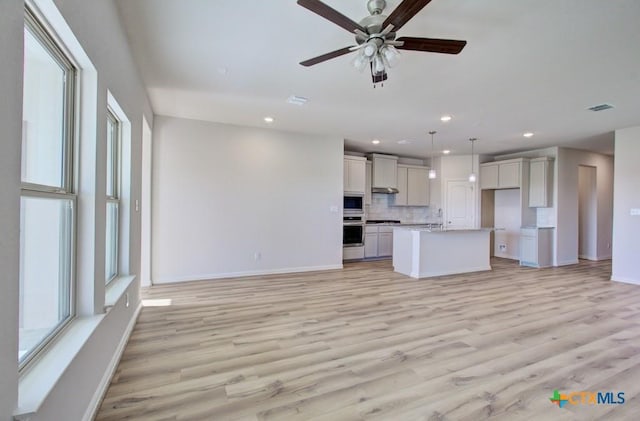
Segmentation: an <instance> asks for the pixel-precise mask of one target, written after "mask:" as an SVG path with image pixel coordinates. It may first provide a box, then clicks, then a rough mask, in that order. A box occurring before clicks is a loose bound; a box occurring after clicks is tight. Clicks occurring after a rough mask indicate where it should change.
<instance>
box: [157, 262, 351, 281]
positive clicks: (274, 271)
mask: <svg viewBox="0 0 640 421" xmlns="http://www.w3.org/2000/svg"><path fill="white" fill-rule="evenodd" d="M336 269H342V264H339V265H326V266H303V267H296V268H282V269H270V270H249V271H242V272H226V273H212V274H208V275H193V276H178V277H166V278H158V279H154V281H153V284H154V285H159V284H171V283H174V282H189V281H206V280H209V279H223V278H242V277H245V276H264V275H280V274H285V273H297V272H316V271H321V270H336Z"/></svg>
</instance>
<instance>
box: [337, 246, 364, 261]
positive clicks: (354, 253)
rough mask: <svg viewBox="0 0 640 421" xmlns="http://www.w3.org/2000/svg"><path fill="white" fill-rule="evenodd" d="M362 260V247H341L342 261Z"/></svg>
mask: <svg viewBox="0 0 640 421" xmlns="http://www.w3.org/2000/svg"><path fill="white" fill-rule="evenodd" d="M363 258H364V247H343V248H342V260H360V259H363Z"/></svg>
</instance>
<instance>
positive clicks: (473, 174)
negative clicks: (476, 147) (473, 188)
mask: <svg viewBox="0 0 640 421" xmlns="http://www.w3.org/2000/svg"><path fill="white" fill-rule="evenodd" d="M476 140H478V139H477V138H475V137H472V138H469V142H471V174H469V182H470V183H475V182H476V173H475V172H474V171H473V155H474V154H473V144H474V143H475V141H476Z"/></svg>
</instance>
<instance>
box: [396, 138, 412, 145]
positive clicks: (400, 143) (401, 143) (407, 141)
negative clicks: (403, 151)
mask: <svg viewBox="0 0 640 421" xmlns="http://www.w3.org/2000/svg"><path fill="white" fill-rule="evenodd" d="M410 143H413V141H412V140H407V139H402V140H398V145H408V144H410Z"/></svg>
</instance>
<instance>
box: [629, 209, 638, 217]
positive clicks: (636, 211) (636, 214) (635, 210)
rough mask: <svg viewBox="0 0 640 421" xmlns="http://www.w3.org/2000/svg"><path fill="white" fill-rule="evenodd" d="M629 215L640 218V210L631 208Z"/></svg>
mask: <svg viewBox="0 0 640 421" xmlns="http://www.w3.org/2000/svg"><path fill="white" fill-rule="evenodd" d="M629 214H630V215H631V216H640V208H631V210H630V211H629Z"/></svg>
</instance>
